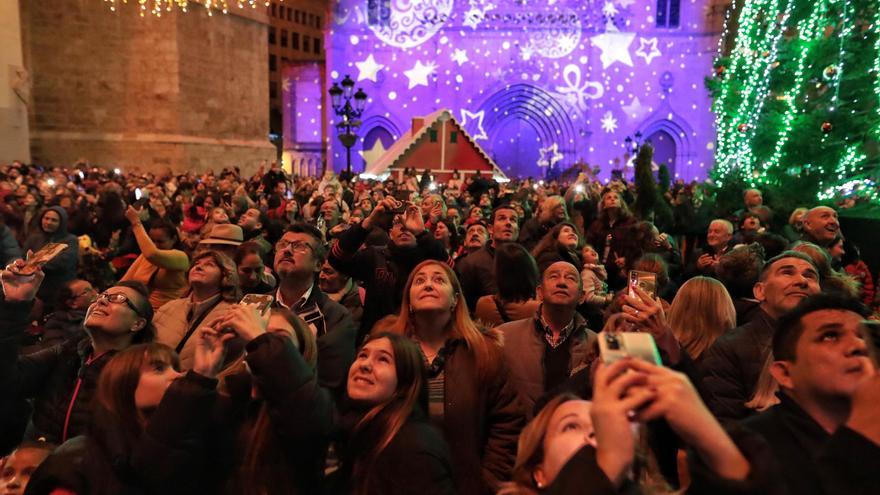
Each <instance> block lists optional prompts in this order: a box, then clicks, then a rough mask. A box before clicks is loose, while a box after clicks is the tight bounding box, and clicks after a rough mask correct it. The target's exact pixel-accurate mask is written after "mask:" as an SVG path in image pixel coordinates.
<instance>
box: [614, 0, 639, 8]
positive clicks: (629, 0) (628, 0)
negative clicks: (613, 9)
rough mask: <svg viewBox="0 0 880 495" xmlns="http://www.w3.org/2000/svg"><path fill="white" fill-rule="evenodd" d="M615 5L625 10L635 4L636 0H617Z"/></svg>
mask: <svg viewBox="0 0 880 495" xmlns="http://www.w3.org/2000/svg"><path fill="white" fill-rule="evenodd" d="M617 3H619V4H620V6H621V7H623V8H627V7H629V6H630V5H632V4H634V3H636V0H617Z"/></svg>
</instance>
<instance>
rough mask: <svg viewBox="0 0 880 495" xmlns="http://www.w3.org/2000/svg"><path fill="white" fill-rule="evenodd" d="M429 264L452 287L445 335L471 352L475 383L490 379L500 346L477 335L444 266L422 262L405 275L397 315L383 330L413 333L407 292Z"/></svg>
mask: <svg viewBox="0 0 880 495" xmlns="http://www.w3.org/2000/svg"><path fill="white" fill-rule="evenodd" d="M432 265H433V266H438V267H440V268H441V269H442V270H443V272H444V273H446V277H447V278H449V282H450V284H452V290H453V297H454V298H455V308H454V309H453V310H452V318H451V319H450V321H449V325H448V326H447V328H446V334H447V336H448V337H453V338H460V339H463V340H464V342H465V345H466V347H467V348H468V350H470V352H471V353H473V356H474V360H475V361H476V364H477V378H478V379H479V380H481V381H482V380H485V379H487V378H489V377H491V376H493V375H494V374H495V373H496V372H497V371H498V365H499V363H500V360H501V354H500V353H501V349H500V345H499V343H497V342H493V341H492V340H491V338H489V337H488V336H487V335H485V334H484V333H483V332H481V331H480V328H479V327H477V324H476V323H474V320H472V319H471V315H470V313H469V312H468V307H467V303H466V302H465V300H464V295H463V292H462V290H461V284H460V283H459V282H458V277H456V276H455V272H453V271H452V268H450V267H449V265H447V264H446V263H443V262H441V261H436V260H426V261H423V262H421V263H419V264H418V265H416V267H415V268H413V270H412V272H411V273H410V275H409V279H407V281H406V287H404V289H403V301H402V302H401V304H400V314H399V315H398V317H397V321H395V322H394V324H393V325H389V326H388V327H387V328H385V329H384V330H386V331H388V332H391V333H396V334H399V335H406V336H410V337H411V336H412V335H413V334H414V333H415V328H413V319H412V313H411V310H410V302H409V291H410V287H412V284H413V279H415V276H416V274H417V273H419V271H421V270H422V268H425V267H427V266H432ZM374 332H375V330H374Z"/></svg>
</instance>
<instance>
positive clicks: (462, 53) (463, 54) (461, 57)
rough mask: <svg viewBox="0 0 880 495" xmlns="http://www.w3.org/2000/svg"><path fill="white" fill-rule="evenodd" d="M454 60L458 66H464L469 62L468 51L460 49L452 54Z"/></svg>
mask: <svg viewBox="0 0 880 495" xmlns="http://www.w3.org/2000/svg"><path fill="white" fill-rule="evenodd" d="M451 58H452V60H453V61H455V63H457V64H458V66H459V67H461V66H462V65H464V63H465V62H467V61H468V56H467V50H460V49H458V48H456V49H455V51H454V52H453V53H452V57H451Z"/></svg>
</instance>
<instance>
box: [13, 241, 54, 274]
mask: <svg viewBox="0 0 880 495" xmlns="http://www.w3.org/2000/svg"><path fill="white" fill-rule="evenodd" d="M67 247H68V246H67V244H64V243H58V242H50V243H48V244H46V245H44V246H43V247H41V248H40V249H39V250H37V252H36V253H28V257H27V261H24V262H23V263H13V264H12V265H10V266H9V267H8V269H9V270H10V271H12V272H13V273H15V274H16V275H23V276H30V275H33V274H34V273H36V271H37V268H42V267H43V266H45V265H46V264H47V263H49V262H50V261H52V260H53V259H54V258H55V257H56V256H58V255H59V254H61V253H62V252H63V251H64V250H65V249H67Z"/></svg>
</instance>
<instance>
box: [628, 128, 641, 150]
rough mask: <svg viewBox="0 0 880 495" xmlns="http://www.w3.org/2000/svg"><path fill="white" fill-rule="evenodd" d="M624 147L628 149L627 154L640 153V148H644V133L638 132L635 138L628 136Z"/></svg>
mask: <svg viewBox="0 0 880 495" xmlns="http://www.w3.org/2000/svg"><path fill="white" fill-rule="evenodd" d="M633 138H635V139H633ZM623 147H624V148H625V149H626V152H627V153H632V154H636V153H637V152H638V151H639V148H641V147H642V133H641V132H640V131H636V133H635V135H634V136H633V137H629V136H627V137H626V139H624V140H623Z"/></svg>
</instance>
